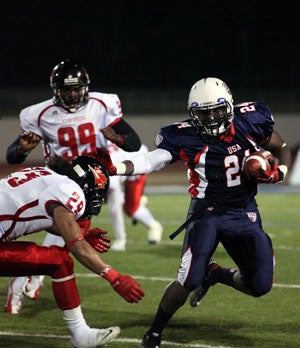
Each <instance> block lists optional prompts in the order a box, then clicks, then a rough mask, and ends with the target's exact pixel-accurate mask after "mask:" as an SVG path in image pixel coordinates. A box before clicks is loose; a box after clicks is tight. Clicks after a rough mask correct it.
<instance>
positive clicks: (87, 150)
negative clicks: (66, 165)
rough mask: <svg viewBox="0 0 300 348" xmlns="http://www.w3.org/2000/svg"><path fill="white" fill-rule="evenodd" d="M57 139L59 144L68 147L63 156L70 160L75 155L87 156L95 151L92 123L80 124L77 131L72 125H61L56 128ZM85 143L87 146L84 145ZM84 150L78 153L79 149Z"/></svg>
mask: <svg viewBox="0 0 300 348" xmlns="http://www.w3.org/2000/svg"><path fill="white" fill-rule="evenodd" d="M58 141H59V144H60V146H62V147H67V148H69V150H68V151H66V152H65V153H64V154H63V157H65V158H67V159H69V160H72V159H73V158H74V157H76V156H79V155H80V156H88V155H92V154H93V153H95V152H96V135H95V129H94V125H93V124H92V123H90V122H89V123H83V124H80V125H79V126H78V128H77V132H76V131H75V130H74V129H73V127H62V128H60V129H59V130H58ZM84 145H87V146H84ZM80 148H84V150H83V151H82V152H81V153H79V149H80Z"/></svg>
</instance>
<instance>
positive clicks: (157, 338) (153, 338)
mask: <svg viewBox="0 0 300 348" xmlns="http://www.w3.org/2000/svg"><path fill="white" fill-rule="evenodd" d="M160 343H161V335H160V334H158V333H156V332H146V333H145V335H144V337H143V340H142V343H141V348H159V347H160Z"/></svg>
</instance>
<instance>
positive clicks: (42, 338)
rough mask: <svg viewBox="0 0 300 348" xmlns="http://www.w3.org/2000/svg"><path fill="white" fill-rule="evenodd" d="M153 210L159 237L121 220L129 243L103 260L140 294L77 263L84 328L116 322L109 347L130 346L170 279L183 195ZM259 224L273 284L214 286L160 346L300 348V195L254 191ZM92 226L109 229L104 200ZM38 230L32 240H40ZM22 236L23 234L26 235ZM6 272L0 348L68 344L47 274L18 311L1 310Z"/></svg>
mask: <svg viewBox="0 0 300 348" xmlns="http://www.w3.org/2000/svg"><path fill="white" fill-rule="evenodd" d="M148 198H149V203H148V206H149V207H150V209H151V211H152V212H153V214H154V215H155V216H156V217H157V218H158V219H159V220H160V221H161V222H162V223H163V224H164V228H165V231H164V236H163V241H162V243H161V244H160V245H158V246H148V245H147V243H146V241H147V230H146V228H145V227H144V226H142V225H140V224H138V225H136V226H132V225H131V223H130V220H129V219H127V218H126V223H127V234H128V244H127V249H126V251H125V252H113V251H110V252H108V253H107V254H105V255H104V258H105V260H106V261H107V262H109V263H110V264H111V265H112V266H113V267H115V268H116V269H117V270H118V271H120V272H122V273H125V274H131V275H133V276H135V277H136V278H137V279H138V280H139V282H140V283H141V284H142V286H143V288H144V290H145V292H146V296H145V297H144V299H143V300H142V301H141V302H140V303H139V304H129V303H127V302H125V301H124V300H123V299H122V298H121V297H120V296H119V295H118V294H116V293H115V292H114V291H113V290H112V289H111V287H110V285H109V284H108V283H107V282H106V281H105V280H103V279H101V278H100V277H97V276H95V275H92V274H90V272H89V271H87V270H86V269H85V268H84V267H82V266H81V265H79V264H76V272H77V273H78V277H77V282H78V287H79V290H80V294H81V300H82V308H83V312H84V314H85V317H86V320H87V322H88V324H89V325H90V326H94V327H106V326H110V325H119V326H120V327H121V330H122V331H121V334H120V335H119V337H118V338H117V339H116V340H115V341H113V342H111V343H110V344H109V345H108V346H109V347H115V348H121V347H122V348H135V347H136V348H137V347H139V346H140V340H141V337H142V336H143V334H144V332H145V331H146V330H147V329H148V326H149V325H150V322H151V321H152V318H153V316H154V313H155V311H156V308H157V305H158V303H159V301H160V298H161V295H162V293H163V291H164V288H165V287H166V285H167V284H168V283H169V282H170V281H171V280H172V279H173V278H174V277H176V272H177V268H178V266H179V261H180V258H179V257H180V250H181V241H182V237H183V236H182V235H180V236H178V237H177V238H176V239H175V240H174V241H171V240H169V238H168V236H169V234H170V233H171V232H173V231H174V230H175V229H176V228H177V227H178V226H179V225H180V224H181V223H182V222H183V221H184V219H185V215H186V210H187V206H188V203H189V197H188V196H187V195H180V194H178V195H177V194H174V195H149V196H148ZM257 200H258V202H259V205H260V211H261V214H262V217H263V223H264V228H265V230H266V232H268V233H269V235H270V236H271V237H272V240H273V244H274V249H275V256H276V270H275V284H274V288H273V289H272V291H271V292H270V293H269V294H268V295H266V296H263V297H261V298H252V297H249V296H247V295H244V294H242V293H239V292H237V291H235V290H233V289H232V288H229V287H226V286H224V285H220V284H218V285H216V286H215V287H213V288H212V289H211V290H210V291H209V293H208V294H207V297H206V298H205V300H204V301H203V303H202V304H201V306H200V307H199V308H191V307H189V305H188V304H186V305H185V306H184V307H182V308H181V309H180V310H179V311H178V312H177V313H176V315H175V316H174V317H173V318H172V320H171V322H170V323H169V325H168V326H167V328H166V329H165V331H164V334H163V343H162V347H164V348H172V347H206V348H212V347H219V348H220V347H239V348H248V347H259V348H262V347H268V348H274V347H292V348H295V347H300V272H299V269H298V267H299V265H300V233H299V232H300V194H299V193H297V194H296V193H295V194H292V193H290V194H288V193H287V194H285V193H283V194H278V193H260V194H259V195H258V196H257ZM93 225H95V226H96V225H98V226H101V227H102V228H104V229H107V230H109V231H110V236H111V237H113V232H112V228H111V227H110V220H109V217H108V211H107V206H104V207H103V210H102V213H101V215H100V216H99V217H97V218H96V219H93ZM43 237H44V234H43V233H38V234H36V235H35V236H34V237H33V236H31V238H30V239H31V240H33V239H34V240H36V241H37V242H38V243H40V242H41V241H42V240H43ZM27 239H29V238H28V237H27ZM214 258H215V259H216V260H217V262H218V263H220V264H221V265H224V266H228V267H230V266H234V264H233V262H232V260H231V259H230V258H229V257H228V256H227V254H226V253H225V251H224V249H223V248H222V247H221V246H220V247H219V248H218V249H217V252H216V253H215V255H214ZM8 280H9V279H8V278H0V296H1V299H2V302H1V303H2V310H1V311H0V325H1V326H0V347H10V348H12V347H13V348H28V347H32V348H37V347H39V348H40V347H43V348H47V347H55V348H64V347H70V341H69V339H68V334H69V333H68V330H67V329H66V327H65V324H64V321H63V319H62V315H61V312H60V311H59V310H58V309H57V307H56V304H55V301H54V298H53V295H52V292H51V286H50V278H46V282H45V285H44V287H43V290H42V292H41V294H40V297H39V298H38V299H37V300H36V301H35V302H33V301H30V300H29V299H24V302H23V309H22V312H21V313H20V314H19V315H10V314H6V313H4V312H3V308H4V304H5V300H6V286H7V283H8Z"/></svg>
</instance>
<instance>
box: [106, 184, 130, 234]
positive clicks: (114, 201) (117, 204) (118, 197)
mask: <svg viewBox="0 0 300 348" xmlns="http://www.w3.org/2000/svg"><path fill="white" fill-rule="evenodd" d="M123 201H124V199H123V192H122V191H121V189H117V188H116V189H112V190H110V192H109V195H108V199H107V204H108V208H109V215H110V218H111V223H112V225H113V229H114V232H115V239H126V230H125V220H124V214H123Z"/></svg>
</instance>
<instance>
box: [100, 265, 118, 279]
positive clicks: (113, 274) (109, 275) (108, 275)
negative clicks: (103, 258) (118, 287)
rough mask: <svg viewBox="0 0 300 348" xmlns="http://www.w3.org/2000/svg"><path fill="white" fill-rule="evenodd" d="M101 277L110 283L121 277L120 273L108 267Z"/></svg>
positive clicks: (101, 273)
mask: <svg viewBox="0 0 300 348" xmlns="http://www.w3.org/2000/svg"><path fill="white" fill-rule="evenodd" d="M100 276H101V277H102V278H104V279H106V280H108V281H109V282H110V283H113V282H114V281H115V280H116V279H117V278H118V276H119V273H118V272H117V271H116V270H114V269H113V268H112V267H110V266H107V267H106V268H104V270H103V271H101V272H100Z"/></svg>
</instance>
